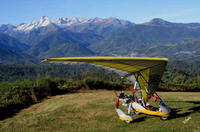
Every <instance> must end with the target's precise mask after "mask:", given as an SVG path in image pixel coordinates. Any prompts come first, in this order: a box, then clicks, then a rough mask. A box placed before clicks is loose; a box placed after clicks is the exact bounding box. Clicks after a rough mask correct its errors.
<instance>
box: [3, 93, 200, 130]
mask: <svg viewBox="0 0 200 132" xmlns="http://www.w3.org/2000/svg"><path fill="white" fill-rule="evenodd" d="M158 94H159V95H160V96H161V97H162V98H163V100H164V101H165V102H166V103H167V105H168V106H169V107H170V108H172V110H173V114H172V117H171V119H169V120H166V121H162V120H160V118H159V117H155V116H147V115H143V114H141V115H136V116H135V115H134V117H133V119H134V121H133V122H132V123H130V124H125V123H124V122H122V121H121V120H119V118H118V115H117V113H116V112H115V109H114V107H115V101H116V97H115V95H114V93H113V91H92V93H77V94H66V95H59V96H54V97H50V99H48V100H46V101H43V102H42V103H38V104H35V105H33V106H31V107H29V108H26V109H24V110H22V111H20V112H19V113H18V114H17V115H15V116H14V117H12V118H8V119H6V120H2V121H0V131H7V132H10V131H74V132H77V131H110V132H112V131H113V132H116V131H144V132H155V131H182V132H187V131H200V128H199V124H200V115H199V107H200V106H199V102H200V100H199V93H191V92H190V93H182V92H159V93H158ZM180 95H181V96H180ZM188 118H190V119H188ZM187 119H188V121H185V120H187ZM144 126H145V127H144Z"/></svg>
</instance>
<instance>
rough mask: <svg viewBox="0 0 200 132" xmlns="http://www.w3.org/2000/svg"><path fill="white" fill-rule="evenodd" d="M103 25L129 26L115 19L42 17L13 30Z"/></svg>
mask: <svg viewBox="0 0 200 132" xmlns="http://www.w3.org/2000/svg"><path fill="white" fill-rule="evenodd" d="M91 23H92V24H105V25H110V24H114V25H116V24H117V25H128V24H130V22H129V21H125V20H119V19H117V18H106V19H103V18H78V17H71V18H67V17H61V18H58V19H57V20H51V19H50V18H49V17H47V16H42V17H41V18H40V19H39V20H38V21H33V22H31V23H29V24H24V23H22V24H19V25H18V26H17V27H16V28H15V30H17V31H24V32H27V31H30V30H33V29H38V28H40V27H44V26H47V25H49V24H54V25H57V26H58V27H69V26H73V25H81V24H91Z"/></svg>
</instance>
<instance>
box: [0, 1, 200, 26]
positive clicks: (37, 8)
mask: <svg viewBox="0 0 200 132" xmlns="http://www.w3.org/2000/svg"><path fill="white" fill-rule="evenodd" d="M41 16H48V17H50V18H52V19H57V18H59V17H90V18H95V17H100V18H107V17H117V18H120V19H126V20H130V21H132V22H134V23H143V22H147V21H149V20H151V19H153V18H162V19H165V20H167V21H171V22H183V23H189V22H199V23H200V0H1V1H0V24H14V25H17V24H20V23H22V22H24V23H29V22H31V21H35V20H38V19H40V17H41Z"/></svg>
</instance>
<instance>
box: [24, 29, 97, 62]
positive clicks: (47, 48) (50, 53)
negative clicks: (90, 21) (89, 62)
mask: <svg viewBox="0 0 200 132" xmlns="http://www.w3.org/2000/svg"><path fill="white" fill-rule="evenodd" d="M98 39H101V38H100V37H99V36H95V35H90V34H85V33H73V32H69V31H68V32H63V31H62V32H56V33H54V34H52V35H50V36H48V37H47V38H45V39H43V40H42V41H40V42H39V43H38V44H36V45H34V46H33V47H32V48H30V49H29V50H28V51H27V53H28V54H30V55H32V56H35V57H38V58H48V57H66V56H92V55H94V54H95V53H94V52H92V51H90V50H89V49H87V48H86V46H88V45H90V42H92V41H96V40H98Z"/></svg>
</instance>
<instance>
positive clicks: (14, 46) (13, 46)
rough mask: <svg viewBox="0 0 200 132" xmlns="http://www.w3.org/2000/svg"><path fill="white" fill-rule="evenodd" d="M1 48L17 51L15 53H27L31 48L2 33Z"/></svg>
mask: <svg viewBox="0 0 200 132" xmlns="http://www.w3.org/2000/svg"><path fill="white" fill-rule="evenodd" d="M0 48H3V49H9V50H15V51H25V50H27V49H29V48H30V46H28V45H26V44H24V43H21V42H20V41H19V40H17V39H15V38H13V37H10V36H8V35H6V34H1V33H0Z"/></svg>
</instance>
